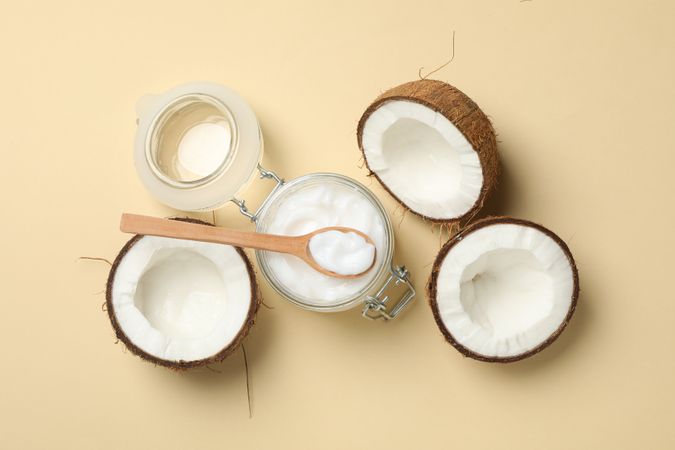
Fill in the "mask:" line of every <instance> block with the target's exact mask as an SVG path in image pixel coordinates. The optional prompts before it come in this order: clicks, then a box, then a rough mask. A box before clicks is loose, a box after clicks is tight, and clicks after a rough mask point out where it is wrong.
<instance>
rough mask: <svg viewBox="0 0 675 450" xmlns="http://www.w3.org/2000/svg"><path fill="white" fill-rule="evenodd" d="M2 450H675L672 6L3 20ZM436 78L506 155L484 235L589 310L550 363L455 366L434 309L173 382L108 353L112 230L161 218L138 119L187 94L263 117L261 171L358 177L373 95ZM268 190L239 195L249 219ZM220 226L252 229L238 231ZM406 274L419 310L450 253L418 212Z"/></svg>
mask: <svg viewBox="0 0 675 450" xmlns="http://www.w3.org/2000/svg"><path fill="white" fill-rule="evenodd" d="M2 3H3V4H2V8H1V12H0V58H1V60H2V66H1V71H0V80H2V84H3V86H2V107H1V108H0V130H1V134H0V136H1V141H0V142H1V143H2V144H1V147H0V151H1V152H2V176H1V177H0V183H1V188H2V208H1V210H2V225H1V227H2V228H1V231H2V235H3V238H2V242H3V243H2V256H3V257H2V262H0V273H1V274H2V286H3V288H4V292H3V293H2V296H1V297H2V313H1V314H0V337H1V338H2V343H3V345H2V348H3V350H2V361H3V362H2V366H1V367H0V368H1V371H0V373H1V375H0V379H1V380H2V382H1V383H0V408H1V412H0V414H1V415H2V417H1V418H0V448H3V449H23V448H26V449H37V448H40V449H45V448H54V449H123V448H139V449H140V448H163V449H179V448H181V449H189V448H195V449H196V448H199V449H223V448H229V449H247V448H257V449H262V448H312V449H324V448H325V449H345V448H368V449H373V450H374V449H384V448H400V449H414V448H432V449H447V448H457V449H474V448H475V449H496V448H511V449H543V448H546V449H570V448H583V449H631V448H649V449H667V448H675V427H674V426H673V420H674V419H675V359H674V357H673V345H674V344H675V327H674V326H673V318H674V317H675V299H674V298H673V293H672V279H673V273H672V271H673V263H672V258H673V256H672V255H673V252H675V240H674V238H673V233H672V230H673V226H672V220H673V218H674V214H673V207H672V206H673V200H672V196H673V194H674V193H675V189H674V188H675V181H674V177H673V175H672V171H673V164H675V152H674V150H675V149H674V148H673V143H674V142H675V139H674V138H675V131H674V130H675V127H674V126H673V119H674V113H675V83H673V80H675V27H673V23H672V22H673V18H674V17H675V6H674V4H673V2H670V1H667V0H664V1H660V2H659V1H644V2H639V1H565V2H552V1H544V0H533V1H528V2H519V1H518V0H499V1H496V0H495V1H491V2H477V1H464V2H460V1H436V2H425V1H416V2H393V1H389V2H384V1H382V2H372V3H367V2H353V3H349V2H326V4H323V5H322V4H319V2H314V1H307V2H289V1H284V2H247V1H241V2H224V1H212V2H206V1H199V0H190V1H186V2H167V1H157V2H152V3H150V2H138V1H124V2H121V1H106V2H90V1H81V2H70V1H58V2H56V1H55V2H50V1H43V2H28V1H25V2H24V1H8V0H4V1H3V2H2ZM453 29H454V30H456V58H455V60H454V62H453V63H452V64H450V66H448V67H447V68H445V69H444V70H442V71H441V72H438V73H437V74H436V75H435V76H436V77H437V78H439V79H442V80H445V81H448V82H451V83H453V84H455V85H456V86H458V87H459V88H461V89H462V90H463V91H465V92H466V93H467V94H468V95H470V96H471V97H472V98H473V99H474V100H476V101H477V102H478V103H479V104H480V105H481V107H482V108H483V109H484V110H485V111H486V112H487V113H488V114H489V115H490V116H491V118H492V119H493V121H494V124H495V127H496V129H497V131H498V133H499V138H500V142H501V145H500V150H501V154H502V159H503V163H504V169H505V173H504V177H503V179H502V184H501V190H500V193H499V196H498V198H497V201H496V202H493V204H492V205H491V206H490V209H489V210H490V212H492V213H495V212H496V213H508V214H511V215H514V216H518V217H523V218H528V219H532V220H535V221H539V222H542V223H544V224H545V225H547V226H548V227H550V228H552V229H553V230H555V231H556V232H558V233H559V234H560V235H561V236H562V237H563V238H564V239H566V240H567V241H568V242H569V244H570V247H571V249H572V251H573V253H574V255H575V257H576V258H577V260H578V264H579V268H580V273H581V282H582V283H581V284H582V294H581V298H580V301H579V308H578V310H577V313H576V315H575V316H574V318H573V320H572V322H571V324H570V326H569V328H568V329H567V331H566V332H565V333H563V335H562V337H561V338H560V340H559V341H558V342H556V343H555V344H553V346H552V347H550V348H549V349H547V350H546V351H545V352H544V353H542V354H540V355H538V356H536V357H534V358H532V359H530V360H527V361H524V362H520V363H516V364H512V365H507V366H500V365H489V364H484V363H478V362H475V361H472V360H468V359H464V358H462V357H461V356H460V354H459V353H457V352H456V351H455V350H453V349H452V348H451V347H450V346H449V345H447V344H446V343H445V342H444V340H443V339H442V337H441V335H440V333H439V332H438V330H437V328H436V326H435V324H434V322H433V319H432V316H431V313H430V310H429V307H428V306H427V304H426V301H425V298H424V296H423V295H420V296H419V297H418V301H417V302H416V303H415V304H414V306H413V307H412V308H411V309H410V310H409V311H408V312H407V314H406V315H405V316H404V317H402V318H401V320H400V321H396V322H392V323H388V324H382V323H370V322H367V321H365V320H362V319H361V318H360V317H359V314H358V312H357V311H351V312H348V313H342V314H338V315H321V314H318V313H311V312H306V311H302V310H300V309H298V308H296V307H294V306H292V305H291V304H289V303H288V302H285V301H283V300H282V299H280V298H278V297H277V296H276V295H275V294H274V293H273V292H272V290H271V289H270V288H269V287H268V286H266V285H265V284H264V281H262V280H261V284H262V289H263V293H264V297H265V299H266V302H267V303H268V304H269V305H270V306H273V307H274V309H273V310H267V309H262V310H261V312H260V314H259V316H258V319H259V321H258V324H257V325H256V327H255V328H254V329H253V331H252V334H251V335H250V337H249V338H248V339H247V340H246V348H247V350H248V353H249V360H250V361H249V362H250V368H251V382H252V391H251V394H252V396H253V410H254V416H253V418H252V419H249V418H248V412H247V406H246V391H245V382H244V369H243V362H242V355H241V352H237V353H235V354H234V355H233V356H232V357H231V358H229V359H228V360H226V361H225V362H224V363H223V364H221V365H219V366H218V367H215V369H217V370H218V371H220V372H221V373H215V372H210V371H208V370H202V371H197V372H193V373H187V374H182V375H181V374H176V373H172V372H170V371H167V370H165V369H162V368H157V367H154V366H152V365H150V364H147V363H143V362H142V361H140V360H139V359H137V358H135V357H133V356H131V355H130V354H125V351H124V349H123V348H122V346H121V345H115V344H114V342H115V339H114V336H113V332H112V329H111V327H110V324H109V322H108V318H107V317H106V314H105V313H104V312H102V311H101V303H102V301H103V294H102V293H101V289H102V288H103V286H104V283H105V279H106V276H107V271H108V267H107V265H106V264H104V263H97V262H85V261H78V260H77V257H78V256H80V255H90V256H101V257H107V258H113V257H114V256H115V253H116V252H117V250H118V249H119V248H120V247H121V246H122V244H123V243H124V242H125V240H126V239H127V236H124V235H122V234H121V233H119V232H118V231H117V223H118V219H119V215H120V213H121V212H122V211H133V212H142V213H149V214H158V215H168V214H171V213H172V211H171V210H169V209H167V208H165V207H163V206H161V205H159V204H158V203H156V202H155V201H153V199H151V198H150V197H149V195H148V194H147V193H146V191H145V190H144V189H143V187H142V186H141V184H140V182H139V180H138V179H137V177H136V174H135V171H134V168H133V163H132V157H131V155H132V143H133V137H134V132H135V113H134V105H135V101H136V99H138V98H139V97H140V96H141V95H142V94H144V93H152V92H161V91H163V90H166V89H168V88H170V87H172V86H174V85H175V84H178V83H181V82H184V81H190V80H199V79H204V80H212V81H216V82H220V83H223V84H226V85H228V86H231V87H233V88H235V89H236V90H237V91H239V92H240V93H241V94H242V95H243V96H244V97H245V98H246V99H247V100H248V101H249V102H250V103H251V105H252V106H253V107H254V109H255V111H256V112H257V114H258V115H259V118H260V121H261V123H262V127H263V130H264V133H265V138H266V143H267V147H266V156H265V165H266V166H268V167H270V168H272V169H274V170H276V171H278V172H279V173H281V174H283V175H284V176H285V177H287V178H292V177H295V176H298V175H302V174H305V173H308V172H312V171H335V172H339V173H343V174H347V175H350V176H352V177H354V178H356V179H358V180H361V181H364V182H366V183H367V184H369V185H370V186H371V187H372V189H373V191H374V192H375V193H376V194H378V195H379V196H380V198H381V199H382V200H383V201H384V203H385V204H386V206H387V207H388V209H389V210H390V212H391V214H392V217H393V219H394V221H396V222H398V221H399V220H400V218H401V211H400V210H398V211H396V210H395V205H394V202H393V201H392V200H391V198H389V197H388V196H387V195H386V194H385V193H384V191H383V190H382V189H381V187H380V186H378V185H377V184H375V183H374V182H371V181H370V180H369V179H368V178H367V177H366V176H365V171H364V170H362V169H359V167H358V165H359V154H358V152H357V147H356V139H355V129H356V123H357V121H358V119H359V117H360V115H361V113H362V112H363V110H364V109H365V108H366V106H367V105H368V103H369V102H370V101H371V100H373V99H374V97H375V96H376V95H377V94H378V93H379V92H381V91H382V90H384V89H386V88H388V87H391V86H394V85H396V84H398V83H401V82H405V81H409V80H412V79H415V78H416V77H417V70H418V68H419V67H420V66H424V67H425V68H428V69H430V68H433V67H434V66H438V65H440V64H441V63H443V62H444V61H445V60H446V59H447V58H448V57H449V54H450V48H451V46H450V42H451V35H452V30H453ZM266 188H267V186H266V185H265V184H264V183H263V184H257V185H256V186H254V187H253V188H252V190H251V192H250V193H249V194H247V197H248V198H249V199H250V202H251V203H255V202H256V201H257V200H258V199H260V198H261V195H262V193H263V191H264V190H265V189H266ZM218 220H219V222H220V223H221V224H227V225H230V226H236V227H241V228H249V226H248V224H247V223H246V222H245V221H244V220H243V218H240V217H239V216H238V215H237V213H236V211H234V209H233V208H230V207H228V208H225V209H223V210H221V211H219V212H218ZM397 239H398V243H397V255H396V259H397V261H400V262H404V263H405V264H407V265H408V266H409V267H410V269H411V270H412V271H413V273H414V282H415V285H416V286H417V288H418V289H419V290H420V291H421V290H422V289H423V287H424V284H425V282H426V279H427V276H428V273H429V270H430V264H431V262H432V261H433V258H434V256H435V254H436V252H437V251H438V248H439V235H438V230H435V231H432V230H431V228H430V226H429V225H428V224H425V223H422V222H421V221H420V220H418V219H417V218H415V217H413V216H411V215H407V216H406V217H405V219H404V220H403V222H402V225H400V227H399V228H397Z"/></svg>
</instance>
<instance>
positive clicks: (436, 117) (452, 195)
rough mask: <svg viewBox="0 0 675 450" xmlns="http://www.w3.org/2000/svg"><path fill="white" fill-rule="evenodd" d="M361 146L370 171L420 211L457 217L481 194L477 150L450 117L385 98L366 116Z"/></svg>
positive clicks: (479, 165) (415, 209)
mask: <svg viewBox="0 0 675 450" xmlns="http://www.w3.org/2000/svg"><path fill="white" fill-rule="evenodd" d="M361 145H362V148H363V151H364V155H365V158H366V161H367V163H368V167H369V168H370V170H372V171H373V172H374V173H376V174H377V176H378V177H379V178H380V180H381V181H382V183H383V184H385V185H386V186H387V188H388V189H389V190H390V191H391V192H392V194H394V195H395V196H396V197H397V198H398V199H399V200H400V201H401V202H403V203H404V204H405V205H406V206H408V207H409V208H410V209H411V210H413V211H414V212H416V213H418V214H421V215H423V216H426V217H431V218H435V219H453V218H457V217H461V216H462V215H464V214H466V213H467V212H468V211H469V210H470V209H471V208H472V207H473V206H474V205H475V204H476V202H477V200H478V198H479V196H480V193H481V188H482V186H483V172H482V169H481V164H480V160H479V157H478V153H476V151H475V150H474V148H473V147H472V146H471V144H470V143H469V141H468V140H467V139H466V137H465V136H464V135H463V134H462V132H461V131H460V130H459V129H458V128H457V127H455V125H454V124H453V123H452V122H451V121H450V120H448V119H447V118H446V117H445V116H444V115H443V114H441V113H438V112H436V111H434V110H433V109H431V108H429V107H427V106H425V105H423V104H421V103H417V102H413V101H408V100H389V101H386V102H384V103H383V104H382V105H380V106H379V107H378V108H377V109H376V110H375V111H373V112H372V113H371V114H370V116H368V118H367V119H366V122H365V124H364V126H363V137H362V142H361Z"/></svg>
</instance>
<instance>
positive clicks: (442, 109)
mask: <svg viewBox="0 0 675 450" xmlns="http://www.w3.org/2000/svg"><path fill="white" fill-rule="evenodd" d="M391 100H407V101H411V102H417V103H421V104H422V105H425V106H427V107H428V108H430V109H432V110H434V111H436V112H438V113H440V114H442V115H443V116H445V117H446V118H447V119H448V120H449V121H450V122H452V124H453V125H454V126H455V127H457V129H458V130H459V131H460V132H461V133H462V134H463V135H464V137H465V138H466V139H467V141H469V143H470V144H471V146H472V147H473V149H474V150H475V151H476V153H478V158H479V160H480V164H481V168H482V171H483V186H482V187H481V191H480V195H479V196H478V198H477V199H476V202H475V203H474V205H473V206H472V207H471V208H470V209H469V210H468V211H467V212H466V213H464V215H462V216H461V217H455V218H449V219H444V218H435V217H428V216H425V215H423V214H420V213H418V212H416V211H415V210H413V209H411V208H410V207H409V206H408V205H406V204H405V203H404V202H403V201H402V200H401V199H399V198H398V197H397V196H396V195H395V194H394V193H393V192H392V191H391V190H390V189H389V187H388V186H387V185H386V184H385V183H384V182H383V181H382V180H381V179H380V177H379V176H378V175H377V173H376V172H374V171H373V170H371V168H370V166H368V159H367V158H366V153H365V150H364V148H363V128H364V126H365V123H366V120H367V119H368V117H370V115H371V114H372V113H373V112H374V111H375V110H377V109H378V108H379V107H380V106H381V105H382V104H384V103H386V102H388V101H391ZM356 136H357V140H358V144H359V148H360V149H361V153H362V154H363V159H364V160H365V163H366V167H367V168H368V171H369V172H370V175H373V176H375V178H377V180H378V181H379V182H380V184H381V185H382V187H384V189H385V190H387V192H389V194H391V196H392V197H394V198H395V199H396V201H397V202H399V203H400V204H401V205H402V206H403V207H404V208H406V209H407V210H409V211H411V212H412V213H414V214H416V215H418V216H420V217H422V218H423V219H425V220H429V221H432V222H436V223H447V222H456V221H459V220H462V219H465V218H471V217H473V216H475V214H476V213H477V212H478V211H479V210H480V208H481V207H482V206H483V203H484V202H485V199H486V198H487V197H488V196H489V195H490V194H491V193H492V192H493V191H494V189H495V187H496V185H497V179H498V177H499V158H498V155H497V138H496V136H495V131H494V128H493V127H492V124H491V123H490V120H489V119H488V117H487V116H486V115H485V113H483V111H481V109H480V108H479V107H478V105H477V104H476V103H475V102H474V101H473V100H471V99H470V98H469V97H468V96H467V95H466V94H464V93H463V92H462V91H460V90H459V89H457V88H456V87H454V86H451V85H449V84H448V83H445V82H443V81H438V80H426V79H423V80H416V81H411V82H409V83H404V84H401V85H400V86H396V87H394V88H391V89H389V90H388V91H386V92H384V93H383V94H382V95H380V96H379V97H377V98H376V99H375V101H374V102H373V103H371V105H370V106H369V107H368V109H366V111H365V112H364V113H363V115H362V116H361V119H360V120H359V125H358V129H357V133H356Z"/></svg>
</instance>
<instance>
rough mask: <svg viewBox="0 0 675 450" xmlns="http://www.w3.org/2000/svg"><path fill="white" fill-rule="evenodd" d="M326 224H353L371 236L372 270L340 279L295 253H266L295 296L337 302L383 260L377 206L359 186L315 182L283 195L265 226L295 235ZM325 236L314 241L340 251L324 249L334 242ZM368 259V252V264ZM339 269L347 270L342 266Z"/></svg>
mask: <svg viewBox="0 0 675 450" xmlns="http://www.w3.org/2000/svg"><path fill="white" fill-rule="evenodd" d="M331 226H342V227H349V228H354V229H356V230H359V231H361V232H363V233H365V234H366V235H368V236H369V237H370V239H371V240H372V242H373V244H374V245H375V249H376V251H375V253H376V255H375V257H376V259H375V263H374V267H373V269H372V270H370V271H369V272H368V273H366V274H365V275H364V276H362V277H358V278H353V279H339V278H335V277H330V276H327V275H323V274H321V273H319V272H317V271H316V270H314V269H312V268H311V267H309V266H308V265H307V264H306V263H305V262H303V261H302V260H300V259H299V258H296V257H294V256H290V255H285V254H281V253H267V254H266V260H267V266H268V268H269V270H270V271H271V272H272V274H273V276H274V277H275V278H276V279H277V281H278V282H279V284H281V285H283V286H284V288H285V289H286V290H288V291H290V292H292V293H293V294H295V295H297V296H300V297H304V298H308V299H312V300H313V301H314V302H317V303H322V304H325V305H332V304H336V303H340V302H341V301H343V300H345V299H348V298H350V297H353V296H354V295H356V294H358V293H359V292H360V291H362V290H363V289H364V288H365V287H366V286H367V285H368V284H369V283H371V282H372V281H373V278H374V277H375V276H377V270H375V269H376V268H377V267H379V266H380V265H381V263H382V258H383V257H384V256H383V255H384V254H385V253H386V252H385V245H386V239H387V234H386V229H385V223H384V222H383V220H382V216H381V212H380V211H379V210H378V209H377V207H376V206H375V205H374V204H373V203H372V202H371V201H370V200H369V199H368V198H367V197H365V196H364V195H363V194H362V193H361V192H359V191H358V190H356V189H353V188H350V187H349V186H346V185H343V184H337V183H325V184H315V185H310V186H306V187H304V188H303V189H298V190H296V191H294V192H290V193H289V194H288V195H286V196H285V197H284V198H283V199H282V200H281V201H280V202H279V204H278V205H276V207H275V210H274V214H273V216H272V217H270V222H269V225H268V226H267V227H266V230H265V232H267V233H272V234H281V235H287V236H299V235H303V234H307V233H310V232H312V231H315V230H317V229H319V228H324V227H331ZM329 241H330V237H328V240H327V242H323V243H319V244H320V246H321V247H323V249H324V250H327V251H329V252H332V251H338V250H339V251H341V250H340V249H336V248H332V249H330V248H328V249H327V246H328V247H329V246H331V245H333V246H334V245H336V242H335V241H334V239H333V242H332V243H331V242H329ZM337 244H339V243H337ZM310 250H311V249H310ZM365 250H366V254H365V255H360V256H357V257H356V259H357V261H356V265H358V264H360V263H362V261H364V260H366V259H367V249H365ZM329 258H330V255H329ZM370 262H372V256H371V257H370V260H368V263H369V264H368V265H370ZM343 269H344V270H349V269H348V268H346V267H343ZM352 270H353V269H352Z"/></svg>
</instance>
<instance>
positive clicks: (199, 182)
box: [134, 82, 263, 211]
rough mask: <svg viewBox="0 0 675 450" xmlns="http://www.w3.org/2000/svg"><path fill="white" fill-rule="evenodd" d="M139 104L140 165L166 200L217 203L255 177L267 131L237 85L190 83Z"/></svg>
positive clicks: (185, 204)
mask: <svg viewBox="0 0 675 450" xmlns="http://www.w3.org/2000/svg"><path fill="white" fill-rule="evenodd" d="M136 109H137V113H138V131H137V133H136V142H135V152H134V161H135V164H136V170H137V172H138V175H139V177H140V178H141V181H142V182H143V184H144V185H145V187H146V188H147V189H148V190H149V191H150V193H151V194H152V195H154V196H155V197H156V198H157V199H158V200H160V201H161V202H162V203H165V204H167V205H169V206H171V207H173V208H176V209H180V210H183V211H204V210H212V209H216V208H219V207H220V206H222V205H223V204H225V203H226V202H228V201H229V200H230V199H232V198H233V197H234V196H235V195H236V194H237V193H238V192H240V191H243V190H244V189H245V188H246V186H247V185H248V183H249V182H250V181H251V180H252V178H253V177H254V175H255V173H256V167H257V166H258V163H259V162H260V161H261V159H262V155H263V140H262V133H261V132H260V127H259V125H258V119H257V118H256V116H255V113H254V112H253V110H252V109H251V107H250V106H249V105H248V104H247V103H246V102H245V101H244V99H243V98H241V97H240V96H239V94H237V93H236V92H234V91H233V90H231V89H228V88H226V87H224V86H220V85H217V84H213V83H205V82H201V83H187V84H183V85H180V86H177V87H175V88H173V89H171V90H169V91H167V92H165V93H164V94H161V95H147V96H145V97H143V98H142V99H141V100H140V101H139V102H138V105H137V108H136Z"/></svg>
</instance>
